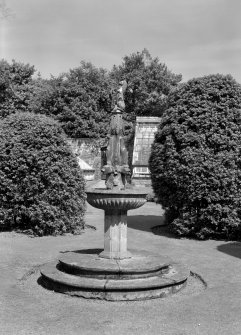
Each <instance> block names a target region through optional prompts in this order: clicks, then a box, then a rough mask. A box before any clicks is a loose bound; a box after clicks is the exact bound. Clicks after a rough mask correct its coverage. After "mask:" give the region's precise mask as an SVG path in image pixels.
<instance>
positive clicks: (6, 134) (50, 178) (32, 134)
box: [0, 112, 85, 236]
mask: <svg viewBox="0 0 241 335" xmlns="http://www.w3.org/2000/svg"><path fill="white" fill-rule="evenodd" d="M84 186H85V184H84V179H83V176H82V173H81V171H80V168H79V166H78V163H77V160H76V157H75V156H74V155H73V154H72V151H71V150H70V148H69V146H68V145H67V144H66V138H65V136H64V134H63V131H62V130H61V128H60V127H59V125H58V124H57V123H56V122H55V121H53V120H52V119H51V118H49V117H46V116H43V115H38V114H36V115H35V114H33V113H28V112H25V113H22V112H17V113H15V114H11V115H9V116H8V117H6V118H5V119H3V120H1V122H0V229H1V230H9V229H20V230H22V231H25V230H27V231H30V232H33V233H34V234H36V235H39V236H41V235H48V234H54V235H56V234H62V233H66V232H70V233H77V232H79V231H80V229H82V228H83V225H84V221H83V216H84V211H85V193H84Z"/></svg>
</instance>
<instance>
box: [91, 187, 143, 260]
mask: <svg viewBox="0 0 241 335" xmlns="http://www.w3.org/2000/svg"><path fill="white" fill-rule="evenodd" d="M86 193H87V201H88V202H89V204H90V205H92V206H93V207H96V208H100V209H103V210H104V211H105V227H104V251H103V252H102V253H101V254H100V257H104V258H110V259H125V258H130V257H131V253H130V252H128V250H127V211H128V210H130V209H135V208H138V207H141V206H142V205H144V203H145V202H146V195H147V191H146V190H140V189H138V190H133V189H127V190H118V191H115V190H107V189H92V190H88V191H87V192H86Z"/></svg>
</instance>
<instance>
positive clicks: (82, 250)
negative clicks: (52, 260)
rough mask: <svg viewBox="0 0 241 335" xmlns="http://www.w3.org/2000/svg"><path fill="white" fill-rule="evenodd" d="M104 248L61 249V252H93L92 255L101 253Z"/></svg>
mask: <svg viewBox="0 0 241 335" xmlns="http://www.w3.org/2000/svg"><path fill="white" fill-rule="evenodd" d="M102 251H103V249H99V248H98V249H97V248H96V249H81V250H65V251H60V253H61V254H67V253H68V252H75V253H76V254H92V255H95V254H97V255H99V254H100V253H101V252H102Z"/></svg>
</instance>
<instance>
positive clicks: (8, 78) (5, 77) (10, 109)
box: [0, 60, 35, 118]
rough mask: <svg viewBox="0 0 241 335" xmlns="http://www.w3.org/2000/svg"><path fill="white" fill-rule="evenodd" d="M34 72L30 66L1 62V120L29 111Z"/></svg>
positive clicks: (14, 62) (13, 62)
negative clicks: (18, 112)
mask: <svg viewBox="0 0 241 335" xmlns="http://www.w3.org/2000/svg"><path fill="white" fill-rule="evenodd" d="M34 72H35V70H34V67H33V66H30V65H29V64H23V63H19V62H16V61H14V60H13V61H12V63H11V64H9V63H8V62H7V61H5V60H1V61H0V118H2V117H6V116H8V115H9V114H11V113H15V111H16V110H19V111H27V110H28V106H29V100H30V98H31V95H32V87H33V86H32V76H33V74H34Z"/></svg>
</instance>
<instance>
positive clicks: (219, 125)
mask: <svg viewBox="0 0 241 335" xmlns="http://www.w3.org/2000/svg"><path fill="white" fill-rule="evenodd" d="M240 104H241V86H240V85H239V84H238V83H237V82H236V81H235V80H234V79H233V78H232V77H231V76H230V75H227V76H224V75H219V74H218V75H210V76H205V77H202V78H197V79H192V80H190V81H188V82H187V83H185V84H182V85H181V86H180V87H179V88H177V89H176V90H175V91H174V92H173V93H172V95H171V96H170V100H169V105H170V108H169V109H168V110H167V111H166V112H165V113H164V115H163V118H162V121H161V124H160V126H159V129H158V132H157V134H156V137H155V141H154V143H153V146H152V152H151V156H150V161H149V163H150V170H151V174H152V184H153V188H154V191H155V194H156V195H157V198H158V202H159V203H161V204H162V205H163V207H164V208H165V209H166V219H167V222H168V223H169V224H170V226H169V227H170V229H171V230H172V231H173V232H175V233H176V234H178V235H179V236H189V237H196V238H199V239H206V238H227V239H239V238H241V110H239V107H240Z"/></svg>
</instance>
